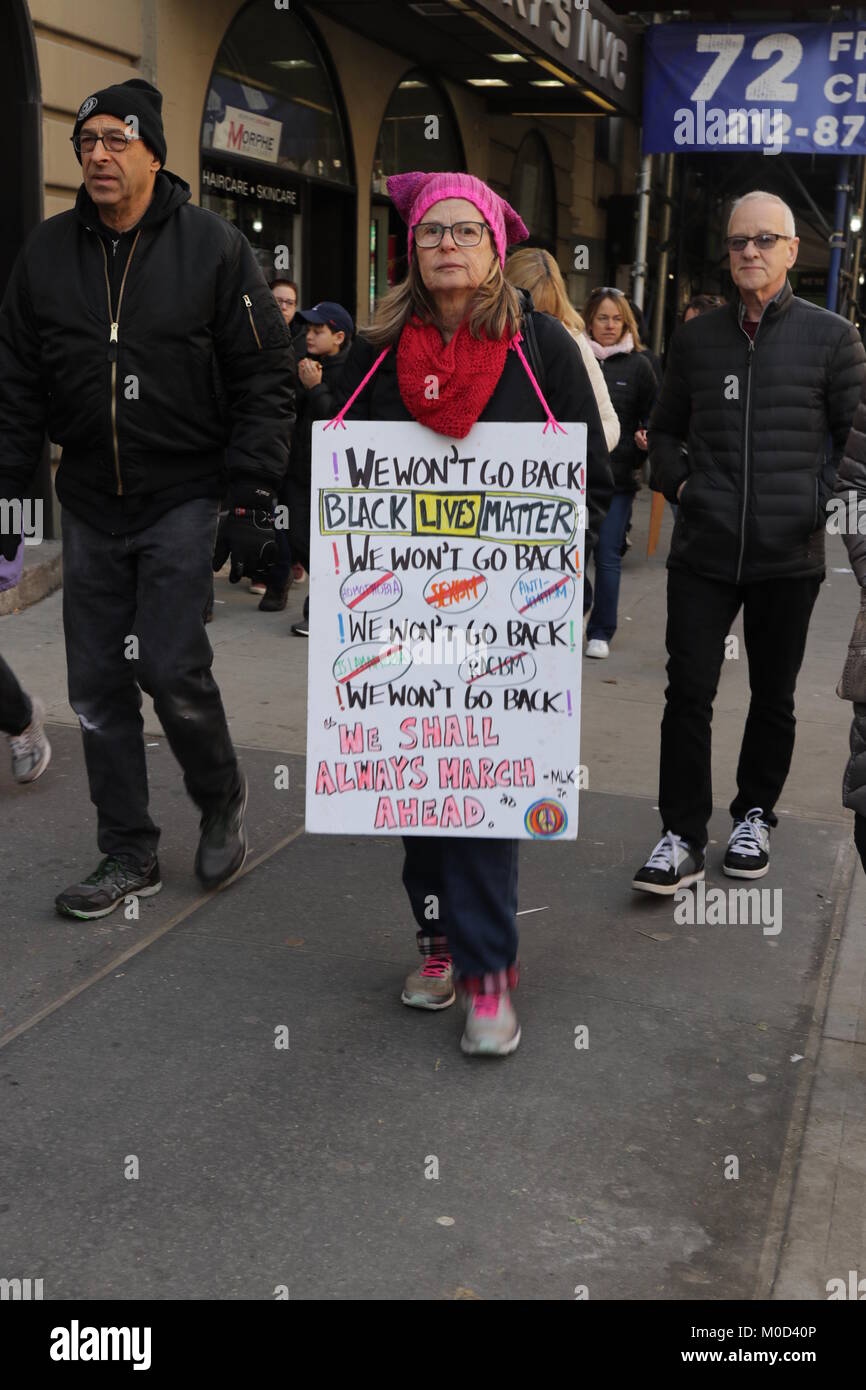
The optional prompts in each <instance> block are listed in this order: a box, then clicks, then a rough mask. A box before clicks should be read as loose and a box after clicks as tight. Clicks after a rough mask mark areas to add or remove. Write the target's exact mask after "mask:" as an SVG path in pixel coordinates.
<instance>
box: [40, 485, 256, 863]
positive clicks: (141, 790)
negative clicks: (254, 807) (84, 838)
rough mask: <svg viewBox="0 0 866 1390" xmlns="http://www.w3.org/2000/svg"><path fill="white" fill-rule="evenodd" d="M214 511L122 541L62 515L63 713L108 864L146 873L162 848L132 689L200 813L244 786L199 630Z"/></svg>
mask: <svg viewBox="0 0 866 1390" xmlns="http://www.w3.org/2000/svg"><path fill="white" fill-rule="evenodd" d="M217 510H218V503H217V502H216V501H215V500H212V499H209V498H196V499H195V500H193V501H191V502H184V503H183V504H182V505H181V506H179V507H175V508H173V509H172V510H171V511H168V512H166V513H165V515H164V516H162V517H161V518H160V519H159V521H157V522H156V523H155V524H154V525H153V526H149V527H147V528H146V529H145V530H143V531H137V532H135V533H134V534H132V535H128V536H108V535H105V534H104V533H102V532H100V531H96V530H94V529H93V528H92V527H91V526H88V525H87V524H86V523H85V522H83V521H80V520H79V519H78V517H75V516H73V515H72V514H71V512H69V511H66V510H64V512H63V626H64V631H65V636H66V660H67V666H68V673H69V703H70V704H71V705H72V708H73V709H74V710H75V713H76V714H77V715H78V718H79V722H80V724H81V730H82V735H83V738H84V758H85V762H86V764H87V776H88V779H89V782H90V798H91V800H92V802H93V804H94V805H95V807H96V809H97V812H98V825H99V829H98V837H97V838H98V843H99V848H100V850H101V851H102V853H103V854H112V855H123V856H124V857H125V858H127V859H130V860H133V861H135V862H137V863H143V862H145V861H147V860H148V859H149V857H150V855H151V854H152V853H153V852H154V851H155V850H156V846H157V842H158V840H159V830H158V828H157V827H156V826H155V825H154V823H153V821H152V820H151V818H150V816H149V815H148V810H147V803H148V790H147V765H146V759H145V748H144V739H143V737H142V730H143V724H142V718H141V690H139V686H140V687H141V689H142V690H146V691H147V693H148V694H149V695H151V696H152V697H153V703H154V708H155V710H156V713H157V716H158V718H159V721H160V723H161V724H162V727H163V729H164V730H165V734H166V738H167V739H168V742H169V744H170V746H171V750H172V752H173V753H174V756H175V757H176V758H177V761H178V762H179V763H180V765H181V767H182V769H183V774H184V783H185V785H186V789H187V791H188V792H189V794H190V796H191V797H192V799H193V801H194V802H195V803H196V805H197V806H198V807H199V808H200V810H201V811H202V812H203V813H205V812H210V811H213V810H217V809H219V808H220V807H221V806H223V805H224V804H225V802H226V801H227V800H228V799H229V798H230V797H231V796H232V795H233V794H234V792H235V791H236V790H237V788H238V786H239V781H240V777H239V771H238V765H237V759H236V757H235V752H234V749H233V747H232V743H231V739H230V737H229V731H228V726H227V724H226V718H225V713H224V712H223V707H222V701H221V699H220V693H219V690H218V689H217V685H216V682H215V681H214V678H213V676H212V675H211V665H212V663H213V651H212V650H211V645H210V643H209V641H208V639H207V635H206V633H205V628H204V621H203V615H204V610H205V607H206V605H207V602H208V597H209V593H210V584H211V574H212V570H211V558H212V554H213V543H214V534H215V530H216V525H217ZM131 638H132V639H137V644H138V650H137V653H136V651H135V641H130V639H131ZM136 657H137V659H136Z"/></svg>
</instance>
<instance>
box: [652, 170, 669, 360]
mask: <svg viewBox="0 0 866 1390" xmlns="http://www.w3.org/2000/svg"><path fill="white" fill-rule="evenodd" d="M673 193H674V156H673V154H666V155H665V164H664V195H663V198H664V201H663V202H662V219H661V227H660V229H659V239H660V242H661V250H660V253H659V276H658V286H657V288H656V298H655V305H654V308H653V325H652V334H651V343H650V345H651V347H652V350H653V352H654V353H656V354H657V355H658V356H661V350H662V339H663V337H664V328H665V302H666V300H667V293H668V262H669V254H668V253H669V251H670V239H671V207H672V204H673Z"/></svg>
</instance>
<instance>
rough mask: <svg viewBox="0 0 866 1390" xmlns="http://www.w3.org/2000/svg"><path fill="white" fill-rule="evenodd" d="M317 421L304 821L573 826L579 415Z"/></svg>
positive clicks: (438, 828) (508, 832)
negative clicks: (451, 429)
mask: <svg viewBox="0 0 866 1390" xmlns="http://www.w3.org/2000/svg"><path fill="white" fill-rule="evenodd" d="M565 430H566V433H565V434H552V435H550V436H549V437H548V436H546V435H545V434H544V433H543V432H542V426H541V425H540V424H523V423H522V424H478V425H475V426H474V428H473V429H472V430H471V432H470V433H469V434H468V435H467V436H466V438H465V439H462V440H451V439H447V438H445V437H443V436H442V435H440V434H435V433H434V432H433V431H432V430H429V429H427V428H425V427H424V426H423V425H417V424H415V423H413V422H408V423H405V422H402V421H396V420H389V421H367V420H364V421H347V422H346V428H345V429H341V428H340V427H339V426H337V427H331V428H330V429H328V428H327V427H326V425H325V423H324V422H322V421H317V422H316V423H315V424H314V426H313V455H312V504H311V528H310V589H311V592H310V644H309V663H310V665H309V705H308V722H307V815H306V819H307V829H308V830H309V831H313V832H319V833H326V834H352V835H359V834H360V835H388V834H392V835H477V836H486V837H495V838H502V839H530V838H531V839H541V838H546V839H554V838H556V839H575V838H576V836H577V808H578V789H579V785H580V781H581V776H580V772H581V769H580V765H579V759H580V668H581V652H582V639H583V570H584V564H583V546H584V505H585V475H586V467H585V463H586V426H585V425H583V424H569V423H567V422H566V423H565Z"/></svg>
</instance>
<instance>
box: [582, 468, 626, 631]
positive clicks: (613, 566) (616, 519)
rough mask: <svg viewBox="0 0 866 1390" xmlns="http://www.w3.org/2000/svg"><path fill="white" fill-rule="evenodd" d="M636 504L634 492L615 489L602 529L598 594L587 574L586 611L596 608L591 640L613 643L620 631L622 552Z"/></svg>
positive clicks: (597, 561)
mask: <svg viewBox="0 0 866 1390" xmlns="http://www.w3.org/2000/svg"><path fill="white" fill-rule="evenodd" d="M633 506H634V493H633V492H615V493H614V494H613V497H612V498H611V500H610V508H609V510H608V513H607V516H606V517H605V518H604V521H603V522H602V523H601V527H600V528H599V532H598V545H597V546H596V547H595V593H593V588H592V585H591V584H590V582H589V576H588V575H585V576H584V581H583V589H584V592H583V611H584V613H586V612H588V611H589V609H590V608H592V614H591V616H590V619H589V622H588V623H587V625H586V635H587V638H588V640H589V641H590V642H591V641H592V640H593V639H594V638H600V639H601V641H603V642H609V641H610V639H611V638H612V637H613V635H614V633H615V632H616V615H617V608H618V607H619V582H620V577H621V575H622V551H623V544H624V542H625V533H626V531H627V529H628V524H629V521H630V520H631V509H632V507H633Z"/></svg>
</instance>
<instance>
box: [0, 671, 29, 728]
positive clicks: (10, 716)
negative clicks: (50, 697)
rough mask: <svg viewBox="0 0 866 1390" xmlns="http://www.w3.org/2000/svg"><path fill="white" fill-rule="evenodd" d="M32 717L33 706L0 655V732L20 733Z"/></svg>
mask: <svg viewBox="0 0 866 1390" xmlns="http://www.w3.org/2000/svg"><path fill="white" fill-rule="evenodd" d="M32 717H33V706H32V705H31V703H30V701H29V699H28V698H27V696H26V695H25V693H24V691H23V690H22V689H21V686H20V685H19V684H18V681H17V678H16V676H15V672H14V671H13V670H12V668H11V666H8V665H7V664H6V662H5V661H4V660H3V658H2V656H0V733H4V734H22V733H23V732H24V730H25V729H26V728H27V725H28V724H29V723H30V720H31V718H32Z"/></svg>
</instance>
